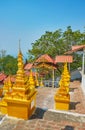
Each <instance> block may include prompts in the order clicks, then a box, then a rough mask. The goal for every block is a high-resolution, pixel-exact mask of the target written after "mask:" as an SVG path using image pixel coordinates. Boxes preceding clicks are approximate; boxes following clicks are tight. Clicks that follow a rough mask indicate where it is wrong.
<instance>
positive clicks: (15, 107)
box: [0, 49, 37, 119]
mask: <svg viewBox="0 0 85 130" xmlns="http://www.w3.org/2000/svg"><path fill="white" fill-rule="evenodd" d="M23 66H24V64H23V56H22V53H21V50H20V49H19V53H18V71H17V74H16V81H15V83H14V84H13V86H12V89H11V91H10V89H9V87H8V90H6V93H5V95H4V98H3V99H2V101H1V103H0V104H1V105H0V108H1V109H2V111H1V112H2V113H5V114H6V112H7V114H8V115H9V116H14V117H18V118H23V119H28V118H29V117H30V116H31V114H32V112H33V111H34V109H35V107H36V94H37V91H36V89H35V81H34V80H33V75H32V71H31V72H30V76H29V80H28V81H26V78H25V73H24V68H23ZM10 85H11V83H10ZM6 86H7V83H6ZM6 86H5V87H6ZM10 87H11V86H10ZM6 88H7V87H6ZM4 91H5V90H4ZM2 104H5V105H3V107H4V110H3V108H2Z"/></svg>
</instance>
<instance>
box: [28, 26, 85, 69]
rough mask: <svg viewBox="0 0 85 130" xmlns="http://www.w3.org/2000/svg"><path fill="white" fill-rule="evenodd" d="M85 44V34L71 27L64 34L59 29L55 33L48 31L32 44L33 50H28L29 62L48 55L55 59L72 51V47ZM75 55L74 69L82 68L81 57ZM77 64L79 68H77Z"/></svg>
mask: <svg viewBox="0 0 85 130" xmlns="http://www.w3.org/2000/svg"><path fill="white" fill-rule="evenodd" d="M81 44H85V32H83V33H81V32H80V30H76V31H73V30H72V28H71V26H68V27H67V28H66V30H65V31H64V32H63V31H62V30H61V29H58V30H56V31H54V32H49V31H46V32H45V34H43V35H42V36H41V37H40V38H39V39H38V40H36V41H35V42H34V43H32V49H30V50H28V61H29V62H32V61H35V59H37V58H38V57H39V56H40V55H43V54H48V55H50V56H51V57H53V58H55V56H56V55H63V54H64V53H65V52H66V51H68V50H70V49H71V47H72V45H81ZM73 55H74V60H75V61H76V62H77V61H78V63H76V62H75V64H73V67H72V68H74V69H75V68H77V67H79V66H80V64H81V63H80V62H79V61H80V60H79V59H80V58H81V56H80V55H76V54H75V53H74V54H73ZM76 64H77V66H76Z"/></svg>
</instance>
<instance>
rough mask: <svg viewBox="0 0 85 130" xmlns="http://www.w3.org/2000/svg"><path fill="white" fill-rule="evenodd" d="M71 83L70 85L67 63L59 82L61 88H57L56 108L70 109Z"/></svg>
mask: <svg viewBox="0 0 85 130" xmlns="http://www.w3.org/2000/svg"><path fill="white" fill-rule="evenodd" d="M69 85H70V74H69V71H68V69H67V63H65V65H64V70H63V73H62V75H61V80H60V82H59V89H58V90H57V92H56V94H55V96H54V100H55V109H58V110H68V109H69V103H70V95H69Z"/></svg>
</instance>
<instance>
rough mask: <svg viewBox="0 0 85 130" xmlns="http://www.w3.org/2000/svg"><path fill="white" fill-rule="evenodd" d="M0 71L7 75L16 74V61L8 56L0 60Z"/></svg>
mask: <svg viewBox="0 0 85 130" xmlns="http://www.w3.org/2000/svg"><path fill="white" fill-rule="evenodd" d="M0 71H3V72H4V73H5V74H7V75H9V74H16V71H17V59H16V58H14V57H13V56H10V55H7V56H5V57H3V58H0Z"/></svg>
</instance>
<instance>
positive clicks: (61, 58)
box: [55, 55, 73, 63]
mask: <svg viewBox="0 0 85 130" xmlns="http://www.w3.org/2000/svg"><path fill="white" fill-rule="evenodd" d="M65 62H67V63H72V62H73V57H72V56H65V55H62V56H56V58H55V63H65Z"/></svg>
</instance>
